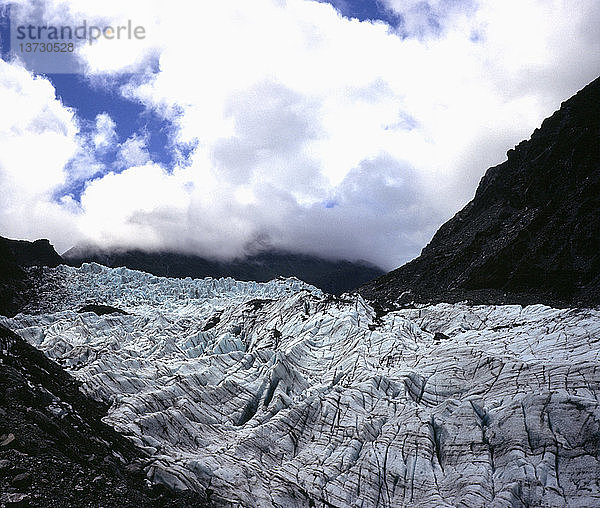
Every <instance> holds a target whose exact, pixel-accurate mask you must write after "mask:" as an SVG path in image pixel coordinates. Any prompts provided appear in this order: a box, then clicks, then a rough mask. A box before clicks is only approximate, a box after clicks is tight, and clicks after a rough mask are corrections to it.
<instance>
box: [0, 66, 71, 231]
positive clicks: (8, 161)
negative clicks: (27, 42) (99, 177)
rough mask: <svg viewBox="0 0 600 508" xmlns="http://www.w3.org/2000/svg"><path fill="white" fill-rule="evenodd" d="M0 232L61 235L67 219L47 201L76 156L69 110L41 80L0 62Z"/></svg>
mask: <svg viewBox="0 0 600 508" xmlns="http://www.w3.org/2000/svg"><path fill="white" fill-rule="evenodd" d="M0 111H2V114H0V185H1V187H2V192H1V193H0V230H1V231H2V233H1V234H3V235H6V236H13V237H30V238H33V237H35V238H39V237H46V236H49V235H51V236H60V237H61V238H64V234H63V233H62V232H61V229H62V228H69V224H70V222H71V216H70V214H69V213H67V212H65V211H64V209H63V207H61V206H60V205H59V204H57V203H54V202H53V201H52V192H53V190H54V189H55V188H57V187H58V186H60V185H62V184H63V183H64V182H65V178H66V173H65V170H64V168H65V166H66V164H67V163H68V161H69V160H70V159H71V157H72V156H73V155H74V154H75V153H76V152H77V148H78V147H77V142H76V134H77V123H76V121H75V119H74V117H73V112H72V111H70V110H69V109H67V108H65V107H64V106H63V105H62V104H61V103H60V102H59V101H58V100H56V98H55V96H54V88H53V87H52V85H51V84H50V83H49V82H48V81H47V80H45V79H42V78H34V77H33V76H32V75H31V74H30V73H29V72H28V71H27V70H25V69H24V68H23V67H21V66H19V65H16V64H8V63H6V62H4V61H2V60H0Z"/></svg>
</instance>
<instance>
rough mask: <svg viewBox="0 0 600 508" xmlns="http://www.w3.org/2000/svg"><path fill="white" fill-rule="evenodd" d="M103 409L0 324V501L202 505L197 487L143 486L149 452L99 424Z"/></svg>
mask: <svg viewBox="0 0 600 508" xmlns="http://www.w3.org/2000/svg"><path fill="white" fill-rule="evenodd" d="M107 410H108V406H105V405H104V404H102V403H100V402H96V401H94V400H92V399H90V398H89V397H87V396H85V395H83V393H82V392H81V391H80V383H79V382H77V381H76V380H75V379H74V378H73V377H71V376H70V375H69V374H67V373H66V372H65V371H64V370H63V369H62V368H61V367H60V366H59V365H57V364H56V363H54V362H52V361H51V360H48V359H47V358H46V357H45V356H44V354H43V353H41V352H40V351H38V350H37V349H35V348H34V347H32V346H30V345H29V344H27V343H26V342H25V341H24V340H23V339H21V338H20V337H18V336H17V335H15V334H14V333H12V332H10V331H9V330H7V329H6V328H4V327H2V326H0V506H31V507H34V506H35V507H54V506H77V507H97V506H105V507H126V506H127V507H141V506H149V507H150V506H155V507H163V506H173V507H174V506H180V507H185V506H189V507H192V506H199V507H201V506H206V504H205V502H204V500H203V499H202V498H200V496H199V495H198V494H194V493H190V492H185V493H182V492H175V491H171V490H169V489H167V488H165V487H161V486H154V487H152V488H149V487H147V486H146V483H145V475H144V472H143V466H144V465H145V464H146V463H147V462H148V460H149V459H148V458H147V456H145V455H144V454H143V452H141V451H140V450H139V449H138V448H137V447H136V446H134V445H133V444H132V443H131V442H130V441H129V440H128V439H126V438H125V437H123V436H122V435H120V434H118V433H117V432H115V431H114V430H113V429H112V428H111V427H109V426H108V425H106V424H104V423H102V421H101V418H102V417H104V416H106V413H107Z"/></svg>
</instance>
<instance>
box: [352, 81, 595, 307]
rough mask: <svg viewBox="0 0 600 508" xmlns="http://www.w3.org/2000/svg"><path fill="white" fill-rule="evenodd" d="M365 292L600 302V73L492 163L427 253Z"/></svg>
mask: <svg viewBox="0 0 600 508" xmlns="http://www.w3.org/2000/svg"><path fill="white" fill-rule="evenodd" d="M360 292H361V294H363V295H364V296H365V297H367V298H368V299H370V300H371V301H374V302H376V303H378V304H379V305H381V306H382V307H384V308H386V307H393V306H394V305H396V304H404V303H409V302H411V301H416V302H439V301H460V300H469V301H471V302H474V303H547V304H551V305H559V306H565V305H579V306H581V305H583V306H594V305H598V304H600V78H598V79H596V80H595V81H593V82H592V83H591V84H589V85H588V86H587V87H585V88H584V89H583V90H581V91H580V92H579V93H577V94H576V95H575V96H574V97H572V98H571V99H569V100H568V101H566V102H564V103H563V104H562V106H561V108H560V110H559V111H557V112H556V113H554V114H553V115H552V116H551V117H550V118H548V119H546V120H544V122H543V123H542V126H541V127H540V128H539V129H536V131H535V132H534V133H533V135H532V136H531V139H530V140H529V141H523V142H522V143H520V144H519V145H518V146H517V147H515V148H514V149H513V150H509V152H508V160H507V161H505V162H504V163H502V164H500V165H498V166H495V167H493V168H490V169H489V170H488V171H487V173H486V174H485V176H484V177H483V179H482V180H481V182H480V184H479V187H478V189H477V192H476V194H475V197H474V198H473V200H472V201H471V202H470V203H468V204H467V205H466V206H465V207H464V208H463V209H462V210H461V211H460V212H458V213H457V214H456V215H455V216H454V217H453V218H452V219H451V220H449V221H448V222H447V223H446V224H444V225H443V226H442V227H441V228H440V229H439V230H438V232H437V233H436V234H435V236H434V237H433V239H432V240H431V242H430V244H429V245H427V247H425V248H424V249H423V251H422V253H421V255H420V256H419V257H418V258H416V259H415V260H413V261H411V262H410V263H408V264H406V265H404V266H402V267H401V268H398V269H397V270H394V271H393V272H390V273H389V274H387V275H384V276H382V277H380V278H378V279H376V280H374V281H372V282H369V283H368V284H366V285H364V286H363V287H362V288H360Z"/></svg>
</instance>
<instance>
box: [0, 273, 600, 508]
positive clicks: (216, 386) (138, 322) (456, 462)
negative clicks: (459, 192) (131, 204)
mask: <svg viewBox="0 0 600 508" xmlns="http://www.w3.org/2000/svg"><path fill="white" fill-rule="evenodd" d="M40 290H41V291H42V293H43V295H44V296H43V298H42V300H41V301H40V302H39V304H37V306H36V307H35V308H30V309H28V311H29V312H31V313H32V314H30V315H27V314H20V315H19V316H17V317H16V318H14V319H3V320H2V324H4V325H5V326H8V327H9V328H12V329H13V330H15V331H16V332H18V333H19V334H20V335H21V336H22V337H24V338H25V339H26V340H27V341H29V342H30V343H31V344H33V345H35V346H37V347H38V348H40V349H41V350H42V351H44V352H45V354H47V355H48V356H49V357H51V358H53V359H55V360H56V361H58V362H59V363H60V364H62V365H63V366H65V367H66V368H67V369H68V370H69V371H70V372H71V373H72V374H73V375H74V376H76V377H77V378H78V379H80V380H81V381H82V382H83V383H84V386H85V389H86V390H87V391H88V392H89V393H90V394H91V395H92V396H94V397H96V398H99V399H103V400H105V401H108V402H109V403H111V409H110V412H109V416H108V417H107V423H109V424H111V425H113V426H114V427H116V428H117V429H118V430H119V431H121V432H123V433H125V434H127V435H128V436H130V437H131V439H132V440H134V441H135V442H136V443H137V444H138V445H140V446H141V447H143V448H145V449H146V450H147V451H148V452H149V453H150V454H151V461H150V462H149V465H148V468H147V474H148V477H149V479H151V480H153V481H160V482H164V483H167V484H169V485H172V486H174V487H177V488H191V489H196V490H200V491H203V490H206V489H210V492H211V498H212V499H213V500H214V501H215V504H216V505H218V506H247V507H255V506H265V507H271V506H276V507H286V508H287V507H305V506H316V507H318V506H334V507H346V506H362V507H375V506H381V507H392V506H394V507H396V506H403V505H410V506H427V507H431V506H460V505H462V506H468V507H477V506H486V507H487V506H498V507H500V506H507V505H512V506H526V505H534V506H536V505H538V506H539V505H543V506H565V505H569V506H598V505H600V487H599V485H598V482H599V479H600V409H599V405H598V399H597V397H598V394H599V382H600V368H599V367H600V364H599V353H600V345H599V341H600V312H599V311H597V310H577V309H566V310H557V309H552V308H549V307H545V306H541V305H535V306H529V307H525V308H522V307H520V306H498V307H495V306H476V307H469V306H465V305H448V304H439V305H435V306H429V307H423V308H419V309H407V310H402V311H396V312H392V313H389V314H387V315H386V316H384V317H383V318H381V319H377V318H376V316H375V313H374V311H373V309H372V308H371V307H370V306H369V305H368V304H367V303H366V302H365V301H363V300H362V299H361V298H360V297H358V296H348V297H345V298H343V299H336V298H333V297H330V296H328V295H323V294H322V293H321V291H319V290H317V289H315V288H314V287H311V286H309V285H307V284H305V283H303V282H301V281H299V280H297V279H286V280H276V281H272V282H269V283H253V282H236V281H234V280H232V279H220V280H214V279H203V280H191V279H183V280H178V279H167V278H159V277H155V276H152V275H148V274H145V273H141V272H135V271H132V270H127V269H122V268H120V269H109V268H105V267H102V266H100V265H96V264H90V265H84V266H83V267H82V268H81V269H74V268H67V267H64V266H61V267H58V268H56V269H46V270H45V272H44V277H43V283H42V286H41V288H40ZM86 303H105V304H109V305H113V306H116V307H119V308H121V309H123V310H125V311H127V312H129V315H116V314H113V315H107V316H102V317H99V316H96V315H95V314H92V313H85V314H78V313H76V310H77V309H78V308H80V307H81V306H82V305H84V304H86ZM435 332H441V333H443V334H444V335H445V337H444V336H442V335H437V336H436V335H435Z"/></svg>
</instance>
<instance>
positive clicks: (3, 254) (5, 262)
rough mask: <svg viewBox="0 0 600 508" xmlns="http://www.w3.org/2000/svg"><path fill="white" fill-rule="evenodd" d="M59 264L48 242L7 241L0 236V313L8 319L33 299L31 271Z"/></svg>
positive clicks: (34, 275)
mask: <svg viewBox="0 0 600 508" xmlns="http://www.w3.org/2000/svg"><path fill="white" fill-rule="evenodd" d="M62 262H63V260H62V258H61V257H60V256H59V255H58V254H57V253H56V251H55V250H54V247H52V245H51V244H50V242H49V241H48V240H36V241H35V242H28V241H25V240H9V239H8V238H3V237H1V236H0V314H3V315H6V316H12V315H14V314H16V313H17V312H19V310H20V309H21V308H22V307H23V306H24V305H25V304H26V303H27V302H29V300H30V299H31V298H32V297H34V292H33V286H34V280H33V279H35V277H36V271H35V270H27V268H30V267H43V266H48V267H56V266H58V265H60V264H61V263H62Z"/></svg>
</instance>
